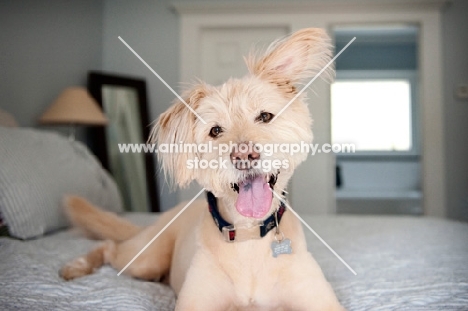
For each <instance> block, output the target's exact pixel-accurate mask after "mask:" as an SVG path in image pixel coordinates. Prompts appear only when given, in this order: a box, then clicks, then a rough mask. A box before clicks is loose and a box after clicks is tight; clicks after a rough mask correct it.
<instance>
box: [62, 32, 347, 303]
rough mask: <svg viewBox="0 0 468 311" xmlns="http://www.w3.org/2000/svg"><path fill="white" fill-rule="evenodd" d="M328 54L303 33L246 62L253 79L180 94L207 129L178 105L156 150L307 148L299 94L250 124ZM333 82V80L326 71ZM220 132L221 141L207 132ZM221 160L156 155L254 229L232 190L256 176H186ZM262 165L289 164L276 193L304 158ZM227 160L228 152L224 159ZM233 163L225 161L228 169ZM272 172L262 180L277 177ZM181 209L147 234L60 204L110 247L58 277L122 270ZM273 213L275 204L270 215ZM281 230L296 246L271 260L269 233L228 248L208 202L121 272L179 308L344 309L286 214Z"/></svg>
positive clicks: (159, 130)
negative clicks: (270, 118) (163, 293)
mask: <svg viewBox="0 0 468 311" xmlns="http://www.w3.org/2000/svg"><path fill="white" fill-rule="evenodd" d="M330 54H331V47H330V44H329V39H328V37H327V35H326V33H325V32H324V31H323V30H320V29H303V30H301V31H298V32H296V33H294V34H292V35H291V36H289V37H287V38H284V39H282V40H279V41H277V42H274V43H273V44H272V45H271V46H270V48H269V49H268V50H267V51H266V53H265V54H264V55H263V56H255V55H251V56H250V57H249V58H248V59H247V64H248V67H249V71H250V74H249V75H247V76H246V77H244V78H242V79H231V80H229V81H227V82H226V83H224V84H223V85H221V86H217V87H214V86H210V85H206V84H204V83H199V84H197V85H195V86H194V87H193V88H192V89H190V90H188V91H187V92H185V93H184V95H183V96H184V99H185V101H186V102H187V103H188V104H189V105H190V106H191V107H192V108H193V109H194V110H195V111H196V112H197V113H198V114H199V115H200V116H201V117H202V118H203V119H204V120H205V121H206V122H207V124H206V125H205V124H203V123H202V122H200V120H198V119H197V118H196V117H195V115H194V114H192V112H190V110H189V109H187V108H186V107H185V106H184V104H183V103H181V102H175V103H174V105H173V106H171V107H170V108H169V109H168V110H167V111H166V112H165V113H163V114H162V115H161V116H160V118H159V119H158V121H157V123H156V126H155V127H154V130H153V132H152V135H151V140H152V141H157V142H158V143H159V144H161V143H179V142H180V141H183V142H185V143H206V142H208V141H211V142H212V143H213V144H214V145H215V146H216V145H219V144H221V143H228V142H230V141H232V142H235V143H241V142H249V141H252V142H255V143H258V144H267V143H300V142H305V143H310V142H311V141H312V132H311V129H310V128H311V122H312V121H311V118H310V115H309V111H308V109H307V106H306V104H305V103H304V97H303V96H300V97H299V98H298V99H296V100H295V101H294V102H293V103H292V105H291V106H290V107H289V108H288V109H286V110H285V111H284V113H283V114H281V115H280V116H279V117H278V118H277V119H276V120H275V121H274V122H273V123H271V124H269V123H259V122H256V121H255V119H256V117H257V116H258V115H259V114H260V113H261V112H265V111H266V112H270V113H273V114H274V115H275V114H277V113H278V112H279V111H280V110H281V109H282V108H283V107H284V106H285V105H286V104H287V103H288V102H289V100H291V99H292V98H293V97H294V96H295V95H296V94H297V89H296V88H297V87H298V86H299V84H300V83H301V82H303V79H305V78H311V77H313V75H315V74H316V73H317V72H318V71H319V70H320V69H321V68H322V67H323V66H324V65H325V64H326V63H327V62H328V61H329V59H330ZM330 74H331V73H330ZM216 125H219V126H221V127H222V128H223V133H222V134H221V135H220V136H219V137H215V138H213V137H210V136H209V135H208V134H209V133H210V129H211V128H212V127H214V126H216ZM195 156H198V157H199V158H200V159H207V160H211V159H217V158H218V157H219V156H218V154H217V153H198V154H195V153H193V154H190V153H178V154H160V160H161V165H162V168H163V169H164V171H165V172H166V173H167V174H168V175H170V176H172V177H173V178H174V180H175V182H176V184H178V185H180V186H184V185H186V184H188V183H190V182H191V181H192V180H196V181H197V182H198V183H199V184H200V185H201V186H203V187H205V188H206V189H207V190H209V191H211V192H212V193H213V194H214V195H215V196H216V197H217V199H218V205H219V210H220V213H221V214H222V216H223V217H224V218H225V219H226V220H228V221H229V222H231V223H233V224H241V223H242V224H244V225H245V224H246V223H253V222H254V220H253V219H251V218H247V217H244V216H242V215H241V214H239V213H238V212H237V210H236V208H235V206H234V205H235V202H236V198H237V195H238V194H237V193H236V192H235V191H233V190H232V189H231V183H235V182H238V181H239V180H242V179H243V178H246V175H248V174H260V172H255V171H253V170H250V171H248V172H246V171H241V170H238V169H236V168H235V167H234V166H231V167H229V168H228V169H222V168H220V169H205V170H202V169H199V170H195V169H192V170H190V169H187V168H186V161H187V160H188V159H192V158H193V157H195ZM260 156H261V159H262V160H263V159H268V158H270V159H280V160H287V161H289V164H290V165H289V167H288V168H281V169H280V174H279V175H278V180H277V182H276V184H275V186H274V189H275V191H276V192H277V193H282V191H283V190H285V189H286V186H287V182H288V180H289V178H290V177H291V175H292V173H293V171H294V169H295V168H296V167H297V166H298V165H299V164H300V163H301V162H302V161H304V160H305V158H306V156H307V155H306V154H303V153H298V154H294V155H289V154H283V153H279V152H276V153H274V154H273V155H272V156H271V157H267V156H266V155H265V154H261V155H260ZM222 157H223V158H224V159H227V160H230V155H229V152H228V153H227V154H223V155H222ZM229 163H230V162H229ZM275 172H276V171H275V170H273V169H272V170H271V171H269V172H266V173H265V172H262V174H274V173H275ZM184 205H185V202H184V203H181V204H180V205H178V206H176V207H175V208H173V209H171V210H170V211H168V212H166V213H163V214H162V215H161V216H160V217H159V219H158V221H157V222H156V223H155V224H154V225H152V226H149V227H147V228H139V227H137V226H134V225H132V224H131V223H129V222H127V221H126V220H123V219H121V218H119V217H117V216H115V215H112V214H109V213H107V212H103V211H101V210H99V209H98V208H96V207H93V206H92V205H91V204H90V203H88V202H86V201H85V200H83V199H81V198H78V197H69V198H67V200H66V202H65V206H66V210H67V214H68V216H69V218H70V219H71V220H72V222H73V224H74V225H76V226H77V227H79V228H81V229H83V230H84V231H85V232H86V233H87V234H88V235H89V236H91V237H94V238H99V239H104V240H106V241H105V242H103V243H102V244H101V245H99V246H98V247H97V248H96V249H94V250H92V251H91V252H90V253H88V254H87V255H85V256H82V257H80V258H77V259H75V260H73V261H71V262H70V263H68V264H66V265H65V266H64V267H63V268H62V270H61V275H62V276H63V277H64V278H65V279H67V280H69V279H74V278H76V277H80V276H84V275H87V274H90V273H92V272H93V271H94V270H95V269H97V268H99V267H100V266H102V265H103V264H110V265H112V266H113V267H114V268H116V269H117V270H121V269H122V268H123V267H124V266H125V265H127V263H128V262H129V261H130V260H131V259H132V258H133V257H134V256H135V255H136V254H137V253H138V252H139V251H140V250H141V249H142V248H143V247H144V246H145V245H146V244H147V243H148V242H149V241H150V240H151V239H152V238H153V237H154V236H156V234H158V233H159V232H160V231H161V229H162V228H163V227H164V226H165V225H166V224H167V223H168V222H169V221H170V220H171V219H172V218H173V217H174V216H175V215H176V214H177V213H178V212H179V211H180V209H181V208H182V207H183V206H184ZM278 205H279V201H278V200H277V199H276V198H274V199H273V202H272V205H271V209H270V211H269V213H268V214H267V216H265V218H266V217H268V216H269V215H271V213H273V212H274V211H275V210H276V208H277V207H278ZM280 229H281V231H282V232H283V233H284V235H285V236H286V237H287V238H289V239H290V240H291V241H292V247H293V253H292V254H290V255H280V256H278V257H277V258H274V257H273V256H272V253H271V248H270V245H271V243H272V242H273V241H274V232H273V231H270V232H269V233H268V234H267V235H266V236H265V237H263V238H261V239H252V240H248V241H243V242H235V243H228V242H225V241H224V240H223V237H222V235H221V233H220V232H219V230H218V228H217V227H216V226H215V225H214V221H213V219H212V217H211V215H210V213H209V211H208V208H207V203H206V201H205V200H200V201H195V202H194V203H193V204H192V205H191V206H190V207H189V208H188V209H187V210H186V211H185V212H183V213H182V214H181V216H180V217H179V218H177V219H176V220H175V222H174V223H173V224H172V225H170V226H169V227H168V228H167V230H166V231H164V232H163V233H162V234H161V236H160V237H159V238H158V239H156V240H155V241H154V242H153V243H152V244H151V245H150V246H149V247H148V249H147V250H145V251H144V252H143V253H142V254H141V255H140V256H139V257H138V258H137V259H136V260H135V261H134V262H133V263H132V264H131V265H130V266H129V267H128V268H127V269H126V270H125V272H124V274H126V275H129V276H133V277H136V278H141V279H145V280H161V281H165V282H167V283H169V284H170V285H171V287H172V288H173V289H174V290H175V292H176V294H177V296H178V299H177V305H176V310H181V311H189V310H193V311H195V310H200V311H211V310H212V311H220V310H304V311H305V310H307V311H309V310H311V311H312V310H317V311H326V310H343V308H342V307H341V305H340V304H339V302H338V300H337V298H336V297H335V294H334V292H333V290H332V288H331V286H330V285H329V283H328V282H327V281H326V280H325V278H324V276H323V273H322V271H321V269H320V267H319V266H318V265H317V263H316V262H315V260H314V259H313V258H312V256H311V254H310V253H309V252H308V251H307V245H306V242H305V237H304V233H303V231H302V227H301V224H300V222H299V221H298V219H297V218H296V217H295V216H294V215H292V213H290V212H288V211H286V213H285V214H284V216H283V219H282V220H281V224H280Z"/></svg>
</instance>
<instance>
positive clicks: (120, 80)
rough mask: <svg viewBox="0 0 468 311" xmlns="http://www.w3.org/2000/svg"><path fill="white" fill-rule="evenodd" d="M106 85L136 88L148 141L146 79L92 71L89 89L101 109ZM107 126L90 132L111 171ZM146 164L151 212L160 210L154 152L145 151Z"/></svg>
mask: <svg viewBox="0 0 468 311" xmlns="http://www.w3.org/2000/svg"><path fill="white" fill-rule="evenodd" d="M104 85H111V86H123V87H128V88H133V89H135V91H136V93H137V97H138V102H139V110H140V118H141V123H142V125H141V126H142V127H141V130H142V133H143V139H144V140H145V141H146V139H148V137H149V135H150V131H151V128H150V119H149V115H148V97H147V93H146V81H145V80H144V79H139V78H134V77H128V76H122V75H117V74H111V73H106V72H101V71H90V72H89V73H88V91H89V93H90V94H91V96H93V97H94V99H95V100H96V101H97V102H98V103H99V105H100V106H101V109H103V110H104V108H103V99H102V87H103V86H104ZM105 131H106V128H105V127H95V128H92V129H90V131H89V134H90V136H91V141H92V149H93V151H94V153H95V154H96V156H97V157H98V159H99V160H100V161H101V163H102V166H103V167H104V168H105V169H107V170H108V171H109V172H111V169H110V164H109V153H108V150H107V141H106V132H105ZM144 156H145V165H146V170H145V171H146V182H147V188H148V189H147V190H148V200H149V205H150V211H151V212H160V205H159V196H158V195H157V193H158V190H157V189H158V187H157V179H156V178H157V176H156V171H155V161H154V155H153V154H152V153H145V154H144ZM111 174H112V172H111Z"/></svg>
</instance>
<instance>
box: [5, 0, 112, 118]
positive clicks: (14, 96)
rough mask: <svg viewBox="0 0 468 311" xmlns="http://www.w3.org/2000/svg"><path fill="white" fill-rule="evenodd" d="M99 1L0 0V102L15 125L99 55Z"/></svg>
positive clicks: (77, 78)
mask: <svg viewBox="0 0 468 311" xmlns="http://www.w3.org/2000/svg"><path fill="white" fill-rule="evenodd" d="M102 13H103V7H102V2H101V1H95V0H82V1H74V0H48V1H35V0H22V1H0V30H1V31H0V72H1V74H0V98H1V100H0V107H1V108H2V109H4V110H6V111H8V112H10V113H12V114H13V115H14V116H15V118H16V119H17V120H18V122H19V123H20V125H21V126H35V125H37V118H38V117H39V116H40V115H41V114H42V113H43V112H44V110H45V109H46V108H47V107H48V105H50V104H51V103H52V101H53V100H54V99H55V98H56V97H57V96H58V95H59V93H60V92H61V91H62V90H63V89H64V88H65V87H68V86H73V85H81V86H85V85H86V75H87V71H88V70H90V69H100V67H101V60H102Z"/></svg>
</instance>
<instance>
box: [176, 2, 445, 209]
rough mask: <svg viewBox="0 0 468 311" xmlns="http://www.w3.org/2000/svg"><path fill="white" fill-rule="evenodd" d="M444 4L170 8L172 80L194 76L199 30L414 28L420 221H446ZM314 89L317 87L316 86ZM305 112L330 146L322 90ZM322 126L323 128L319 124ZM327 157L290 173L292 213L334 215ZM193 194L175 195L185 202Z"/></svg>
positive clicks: (318, 139)
mask: <svg viewBox="0 0 468 311" xmlns="http://www.w3.org/2000/svg"><path fill="white" fill-rule="evenodd" d="M446 3H447V1H445V0H415V1H411V2H404V1H395V0H384V1H378V2H377V1H366V0H363V1H353V2H352V3H350V2H349V1H348V2H345V1H333V2H325V1H313V2H307V3H305V2H299V3H293V4H291V3H289V2H286V1H284V2H276V1H275V2H269V1H262V2H261V3H259V2H254V3H250V2H242V1H241V2H237V1H236V2H229V3H206V2H199V3H196V2H195V3H194V2H192V3H188V2H175V3H173V7H174V8H175V10H176V11H177V12H178V13H179V14H180V81H185V82H187V81H192V80H193V79H194V78H195V77H197V76H200V68H199V64H200V61H199V59H200V52H201V47H200V45H199V42H200V40H199V39H200V37H201V33H202V31H203V29H205V28H226V27H246V26H249V27H268V26H275V27H277V26H278V27H288V29H289V30H290V31H291V32H294V31H296V30H298V29H301V28H305V27H320V28H325V29H327V30H328V31H329V33H331V30H332V28H333V27H335V26H337V25H342V24H365V23H369V24H377V23H378V24H385V23H388V24H395V23H411V24H417V25H419V27H420V41H419V58H418V59H419V68H420V79H419V83H420V84H419V85H420V91H419V98H420V101H419V103H418V104H419V110H420V116H421V123H420V126H421V155H422V157H421V166H422V176H421V177H422V178H421V180H422V188H423V194H424V195H423V209H424V214H425V215H429V216H436V217H444V216H445V215H446V207H445V205H446V204H445V203H446V188H445V185H446V174H445V166H446V165H445V156H444V142H443V138H444V123H443V98H442V87H443V86H442V73H443V71H442V53H441V42H442V41H441V14H440V12H441V9H442V8H443V7H444V5H445V4H446ZM317 82H318V80H317ZM314 91H315V92H316V93H317V94H320V96H313V97H312V96H311V97H310V100H309V105H310V107H311V108H312V109H311V110H312V111H313V118H314V119H315V120H316V121H315V125H314V129H313V130H314V136H315V141H314V142H315V143H319V144H322V143H327V142H330V139H331V135H330V120H331V118H330V91H329V86H328V85H327V84H325V83H322V82H318V83H314ZM324 120H328V121H324ZM334 170H335V158H334V156H333V155H331V154H328V155H326V154H320V155H317V156H315V157H314V159H313V161H311V160H310V159H308V160H307V161H305V162H304V163H303V164H301V168H300V169H299V170H296V172H295V174H294V176H293V178H292V181H291V185H290V187H289V189H290V191H291V196H290V198H289V199H290V201H291V203H292V206H293V207H294V208H296V209H297V210H300V211H305V212H308V213H314V214H328V213H335V212H336V200H335V194H334V193H335V174H334ZM196 192H197V191H196V189H195V190H192V191H188V192H183V191H181V194H180V198H181V199H184V198H191V197H190V195H191V194H193V193H196Z"/></svg>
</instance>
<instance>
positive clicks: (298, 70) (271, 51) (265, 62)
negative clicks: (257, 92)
mask: <svg viewBox="0 0 468 311" xmlns="http://www.w3.org/2000/svg"><path fill="white" fill-rule="evenodd" d="M331 58H332V45H331V41H330V38H329V36H328V35H327V33H326V32H325V30H323V29H320V28H306V29H302V30H299V31H297V32H295V33H293V34H292V35H290V36H288V37H286V38H283V39H280V40H278V41H275V42H273V43H272V44H271V45H270V46H269V47H268V49H267V51H266V53H265V55H263V56H257V55H255V53H252V54H250V56H249V57H248V58H247V59H246V63H247V67H248V68H249V71H250V73H251V74H254V75H256V76H258V77H260V78H261V79H263V80H266V81H268V82H270V83H274V84H276V85H277V86H278V87H279V88H280V89H281V90H282V91H283V92H285V93H296V88H295V85H297V84H298V83H300V82H302V80H303V79H306V78H312V77H314V76H315V75H316V74H317V73H318V72H319V71H320V70H322V68H324V67H325V65H326V64H327V63H328V62H329V61H330V59H331ZM333 74H334V71H333V66H329V67H328V69H327V70H326V71H325V72H324V73H323V74H322V75H323V77H324V78H331V77H332V76H333Z"/></svg>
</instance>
